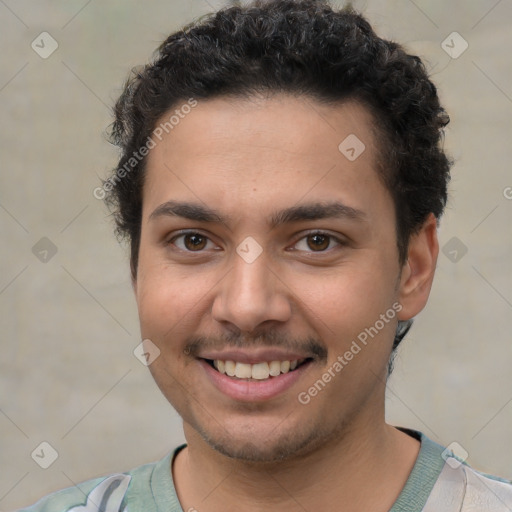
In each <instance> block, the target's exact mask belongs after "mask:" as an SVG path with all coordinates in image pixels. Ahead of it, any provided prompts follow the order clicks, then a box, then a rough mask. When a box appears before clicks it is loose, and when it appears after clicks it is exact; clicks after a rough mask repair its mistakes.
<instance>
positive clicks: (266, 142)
mask: <svg viewBox="0 0 512 512" xmlns="http://www.w3.org/2000/svg"><path fill="white" fill-rule="evenodd" d="M165 117H166V116H164V118H165ZM167 117H168V116H167ZM372 123H373V121H372V118H371V116H370V115H369V113H368V112H367V111H366V110H365V109H364V108H363V107H362V106H360V105H358V104H354V103H345V104H339V105H336V106H334V107H333V106H331V107H328V106H326V105H321V104H320V103H318V102H316V101H314V100H312V99H309V98H304V97H291V96H287V95H275V96H272V97H268V98H252V99H250V100H242V99H236V100H234V99H228V98H219V99H213V100H208V101H201V102H199V103H198V105H197V106H196V107H195V108H194V109H193V110H192V111H191V112H190V113H189V114H188V115H187V116H184V117H183V118H182V119H180V122H179V124H177V125H176V126H174V128H173V129H172V130H171V131H169V133H164V136H163V137H162V140H161V141H159V142H158V143H157V145H156V146H155V147H154V148H153V149H152V150H151V152H150V155H149V157H148V161H147V175H146V181H145V185H144V191H143V218H142V228H141V243H140V253H139V266H138V274H137V278H136V281H135V282H134V289H135V293H136V299H137V303H138V309H139V315H140V322H141V331H142V337H143V339H149V340H151V342H152V343H153V344H154V345H156V346H157V347H158V349H159V350H160V355H159V357H157V358H156V359H155V360H154V362H153V363H152V364H151V365H150V370H151V372H152V374H153V376H154V378H155V380H156V382H157V384H158V386H159V387H160V389H161V390H162V392H163V393H164V395H165V396H166V397H167V399H168V400H169V402H170V403H171V404H172V405H173V406H174V407H175V408H176V410H177V411H178V413H179V414H180V415H181V416H182V418H183V420H184V427H185V434H186V435H187V437H188V436H196V437H197V438H200V439H201V440H202V442H205V446H209V447H213V448H215V449H216V450H218V451H220V452H221V453H223V454H225V455H229V456H231V457H235V458H241V459H244V460H253V461H273V460H277V459H282V458H286V457H292V456H296V455H298V454H301V453H306V452H308V450H313V449H315V448H316V447H317V446H319V445H320V444H321V443H326V442H328V440H330V439H333V438H335V437H338V438H339V436H340V434H342V433H343V432H345V431H348V430H349V429H351V428H357V427H358V426H360V425H363V424H371V422H372V421H374V420H375V418H376V417H378V418H379V420H380V419H381V417H382V418H383V411H384V407H383V400H384V386H385V379H386V371H387V362H388V357H389V353H390V350H391V345H392V341H393V337H394V333H395V329H396V325H397V320H398V311H399V310H400V309H401V306H400V304H399V303H398V302H397V301H398V300H399V299H400V286H401V281H400V277H401V275H400V271H401V269H400V266H399V263H398V251H397V245H396V233H395V213H394V205H393V202H392V199H391V196H390V194H389V192H388V191H387V189H386V188H385V187H384V185H383V184H382V182H381V180H380V179H379V177H378V174H377V171H376V156H377V153H378V150H377V147H376V143H375V140H374V136H373V134H372V129H371V127H372ZM354 135H355V136H356V137H357V139H359V142H357V139H354ZM349 136H350V137H351V138H349V139H348V142H347V143H345V145H342V146H341V150H340V149H339V146H340V143H342V142H343V141H344V140H345V139H346V138H347V137H349ZM361 143H362V144H364V150H363V151H362V152H361V149H362V148H363V146H362V145H361ZM351 148H353V149H354V150H353V151H352V150H351ZM359 153H360V154H359ZM354 156H355V157H356V158H354ZM363 340H364V341H363ZM199 436H200V437H199Z"/></svg>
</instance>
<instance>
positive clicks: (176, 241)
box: [168, 231, 214, 252]
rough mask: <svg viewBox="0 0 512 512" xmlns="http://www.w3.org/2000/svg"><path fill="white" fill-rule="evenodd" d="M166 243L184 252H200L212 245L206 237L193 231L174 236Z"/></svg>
mask: <svg viewBox="0 0 512 512" xmlns="http://www.w3.org/2000/svg"><path fill="white" fill-rule="evenodd" d="M168 243H169V245H174V246H176V247H177V248H178V249H180V250H182V251H184V252H201V251H203V249H211V248H212V247H211V246H212V245H214V244H213V242H212V241H211V240H210V239H209V238H208V237H207V236H205V235H202V234H201V233H197V232H195V231H191V232H188V233H182V234H181V235H178V236H175V237H174V238H172V239H171V240H169V242H168ZM209 244H210V246H209Z"/></svg>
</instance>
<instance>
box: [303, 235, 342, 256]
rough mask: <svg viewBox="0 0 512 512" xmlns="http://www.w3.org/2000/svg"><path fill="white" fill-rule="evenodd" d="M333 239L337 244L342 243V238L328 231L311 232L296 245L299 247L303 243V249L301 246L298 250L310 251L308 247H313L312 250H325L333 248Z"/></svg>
mask: <svg viewBox="0 0 512 512" xmlns="http://www.w3.org/2000/svg"><path fill="white" fill-rule="evenodd" d="M333 241H334V243H335V244H336V245H342V243H341V241H340V240H338V239H337V238H336V237H334V236H332V235H329V234H327V233H309V234H308V235H306V236H305V237H303V238H301V239H300V240H299V241H298V242H297V243H296V244H295V246H294V247H295V248H297V247H298V246H299V245H301V243H302V246H303V247H302V249H301V248H299V249H298V250H302V251H308V249H312V251H311V252H325V251H326V250H327V249H329V248H332V247H331V243H332V242H333ZM304 246H305V247H306V248H304Z"/></svg>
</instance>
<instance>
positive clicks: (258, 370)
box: [213, 359, 302, 380]
mask: <svg viewBox="0 0 512 512" xmlns="http://www.w3.org/2000/svg"><path fill="white" fill-rule="evenodd" d="M300 362H302V361H300ZM298 363H299V361H298V360H297V359H295V360H294V361H270V362H269V363H267V362H262V363H256V364H247V363H235V362H234V361H221V360H220V359H215V360H214V361H213V365H214V366H215V368H217V370H218V371H219V372H220V373H225V374H227V375H229V376H230V377H238V378H239V379H257V380H264V379H268V378H269V377H270V376H272V377H277V376H278V375H280V374H281V373H288V372H289V371H290V370H295V368H297V365H298Z"/></svg>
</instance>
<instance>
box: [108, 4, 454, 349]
mask: <svg viewBox="0 0 512 512" xmlns="http://www.w3.org/2000/svg"><path fill="white" fill-rule="evenodd" d="M262 92H283V93H291V94H299V95H304V96H306V97H310V98H313V99H316V100H318V101H320V102H323V103H330V104H335V103H339V102H342V101H348V100H355V101H358V102H360V103H361V104H362V105H364V106H365V107H367V108H368V110H369V111H370V112H371V113H372V114H373V116H374V119H375V128H374V130H375V133H376V138H377V142H378V144H379V162H378V166H379V169H378V173H379V176H380V177H381V179H382V180H383V182H384V184H385V185H386V187H387V189H388V190H389V192H390V193H391V195H392V198H393V201H394V205H395V212H396V232H397V246H398V253H399V259H400V263H401V264H403V263H404V262H405V261H406V259H407V249H408V241H409V238H410V236H411V235H412V234H413V233H415V232H417V230H418V229H419V228H420V227H421V226H422V224H423V223H424V221H425V220H426V218H427V216H428V215H429V214H430V213H431V212H432V213H433V214H434V215H435V216H436V218H437V219H439V218H440V217H441V215H442V213H443V210H444V207H445V205H446V201H447V184H448V181H449V171H450V165H451V162H450V161H449V159H448V158H447V156H446V154H445V153H444V151H443V148H442V138H443V128H444V127H445V126H446V125H447V124H448V122H449V118H448V116H447V114H446V112H445V110H444V109H443V108H442V107H441V105H440V102H439V98H438V95H437V90H436V87H435V85H434V84H433V83H432V82H431V81H430V80H429V77H428V74H427V72H426V69H425V66H424V65H423V63H422V62H421V60H420V59H419V57H417V56H414V55H409V54H407V53H406V52H405V51H404V49H403V48H402V47H401V46H400V45H399V44H397V43H395V42H392V41H387V40H385V39H382V38H380V37H378V36H377V35H376V34H375V32H374V31H373V30H372V28H371V26H370V24H369V23H368V21H366V19H365V18H364V17H363V16H362V15H360V14H359V13H357V12H355V11H354V10H353V9H352V8H351V7H345V8H343V9H340V10H334V9H333V8H332V7H331V6H330V5H329V3H328V2H327V0H325V1H324V0H296V1H294V0H270V1H269V0H266V1H265V0H256V1H253V2H251V3H250V4H248V5H245V6H243V7H241V6H234V7H229V8H225V9H222V10H220V11H218V12H215V13H212V14H209V15H207V16H205V17H203V18H201V19H199V20H198V21H196V22H194V23H192V24H190V25H187V26H186V27H184V28H183V29H182V30H180V31H178V32H176V33H174V34H172V35H170V36H169V37H168V38H167V39H166V40H165V41H164V42H163V43H162V44H161V45H160V47H159V48H158V50H157V52H156V55H155V58H154V60H153V62H151V63H150V64H148V65H146V66H144V67H143V68H140V69H138V70H132V75H131V76H130V77H129V79H128V81H127V83H126V85H125V87H124V90H123V92H122V94H121V96H120V98H119V100H118V101H117V103H116V106H115V121H114V123H113V125H112V130H111V134H110V136H111V140H112V142H113V143H114V144H116V145H118V146H119V147H120V148H121V151H122V154H121V157H120V160H119V162H118V165H117V167H116V168H115V169H114V171H113V173H112V175H111V176H110V177H109V178H108V179H107V180H106V181H105V182H104V183H103V189H102V190H103V191H104V196H105V200H106V202H107V204H108V206H109V207H110V208H111V210H112V212H113V215H114V218H115V221H116V225H117V234H118V235H119V236H120V237H123V238H127V239H128V240H129V242H130V246H131V258H130V261H131V270H132V276H133V277H134V278H135V277H136V275H137V264H138V252H139V245H140V231H141V217H142V188H143V184H144V173H145V161H146V155H147V152H148V151H147V141H148V140H150V139H149V137H150V136H151V134H152V133H153V131H154V130H155V128H156V123H157V122H158V121H159V120H160V119H161V118H162V116H163V115H164V114H166V113H168V112H169V111H170V109H172V108H175V107H176V106H178V105H179V104H184V103H185V104H186V101H187V99H189V98H190V99H193V100H194V101H200V100H201V99H206V98H214V97H219V96H236V97H249V96H251V95H254V94H258V93H262ZM189 101H190V100H189ZM177 113H179V112H177ZM141 148H142V149H144V148H145V149H146V151H142V150H141ZM399 327H401V331H402V333H405V332H406V331H407V326H404V325H401V326H399ZM402 337H403V336H402ZM400 339H401V338H400ZM399 341H400V340H397V339H395V347H394V348H396V345H398V343H399Z"/></svg>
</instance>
